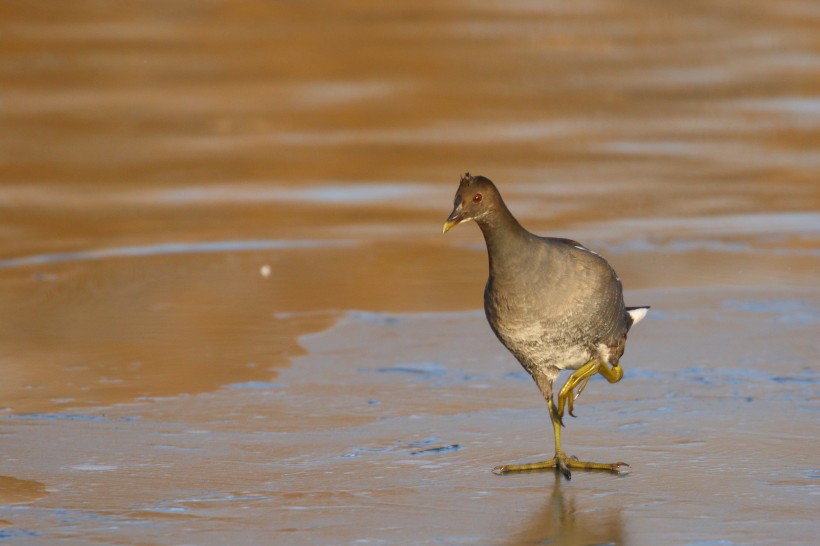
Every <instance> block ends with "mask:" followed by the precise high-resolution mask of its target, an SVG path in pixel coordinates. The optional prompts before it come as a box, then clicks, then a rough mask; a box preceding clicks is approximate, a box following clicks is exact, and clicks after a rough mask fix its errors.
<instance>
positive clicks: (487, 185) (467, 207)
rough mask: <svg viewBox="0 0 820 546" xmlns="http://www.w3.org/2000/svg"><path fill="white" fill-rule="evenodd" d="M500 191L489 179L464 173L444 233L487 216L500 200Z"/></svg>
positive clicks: (445, 223) (443, 229) (442, 230)
mask: <svg viewBox="0 0 820 546" xmlns="http://www.w3.org/2000/svg"><path fill="white" fill-rule="evenodd" d="M497 194H498V190H497V189H496V188H495V186H494V185H493V183H492V182H491V181H490V179H489V178H485V177H483V176H471V175H470V173H464V176H462V177H461V183H460V184H459V185H458V191H456V197H455V200H454V201H453V212H451V213H450V216H448V217H447V221H446V222H444V227H443V228H442V229H441V232H442V233H447V232H448V231H450V230H451V229H453V228H454V227H456V226H457V225H458V224H460V223H461V222H466V221H468V220H478V219H480V218H482V217H483V216H485V215H486V214H487V213H488V212H490V210H491V209H492V207H493V203H494V202H496V201H497V200H498V198H497V197H496V196H497Z"/></svg>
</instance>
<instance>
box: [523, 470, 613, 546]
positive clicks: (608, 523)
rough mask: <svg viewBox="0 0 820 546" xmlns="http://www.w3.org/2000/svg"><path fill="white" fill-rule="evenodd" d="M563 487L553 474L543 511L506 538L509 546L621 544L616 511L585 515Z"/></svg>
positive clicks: (590, 512) (611, 509)
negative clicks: (553, 480)
mask: <svg viewBox="0 0 820 546" xmlns="http://www.w3.org/2000/svg"><path fill="white" fill-rule="evenodd" d="M563 485H565V484H563V483H562V480H561V477H560V474H559V473H558V472H555V483H554V484H553V486H552V492H551V493H550V494H549V496H548V497H547V499H546V502H545V503H544V506H543V508H542V509H541V510H540V511H538V513H537V514H535V515H534V516H533V517H531V518H530V519H529V522H527V523H526V524H525V525H523V526H521V527H520V528H519V530H518V532H517V533H516V534H515V535H513V536H511V537H510V540H509V542H508V544H509V545H510V546H513V545H515V546H526V545H530V544H558V545H568V546H574V545H585V544H624V543H625V539H624V530H623V521H622V515H621V510H620V508H619V507H617V506H616V507H612V508H608V509H605V510H592V511H589V510H588V509H585V508H588V507H585V506H584V502H583V500H582V501H581V503H580V504H581V506H580V507H579V506H578V502H577V500H576V496H577V494H580V493H578V492H577V491H574V490H572V488H570V489H569V490H567V491H564V489H563V487H562V486H563Z"/></svg>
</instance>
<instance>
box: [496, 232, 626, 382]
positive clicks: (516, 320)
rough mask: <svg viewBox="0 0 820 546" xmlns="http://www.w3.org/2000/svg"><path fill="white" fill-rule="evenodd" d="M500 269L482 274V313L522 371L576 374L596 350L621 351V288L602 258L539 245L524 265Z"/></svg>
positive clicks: (623, 324) (564, 247)
mask: <svg viewBox="0 0 820 546" xmlns="http://www.w3.org/2000/svg"><path fill="white" fill-rule="evenodd" d="M508 266H509V267H507V268H506V270H502V271H494V272H493V274H491V275H490V278H489V279H488V281H487V286H486V289H485V292H484V310H485V312H486V315H487V320H488V322H489V323H490V327H491V328H492V329H493V332H495V334H496V336H498V339H499V340H500V341H501V342H502V343H503V344H504V346H506V347H507V349H509V351H510V352H511V353H512V354H513V355H515V357H516V358H517V359H518V361H519V362H520V363H521V364H522V366H524V368H526V369H527V370H528V371H530V373H532V372H533V371H534V370H542V371H545V370H548V369H552V371H553V372H554V370H558V369H577V368H578V367H580V366H582V365H583V364H585V363H586V362H588V361H589V360H590V359H591V358H593V356H595V355H596V354H598V353H600V352H601V350H602V347H617V346H618V345H622V342H621V340H622V338H623V337H624V335H625V334H626V329H627V325H626V320H625V310H624V304H623V295H622V289H621V286H620V281H619V280H618V278H617V276H616V275H615V272H614V271H613V270H612V268H611V267H610V266H609V264H608V263H607V262H606V261H605V260H604V259H603V258H601V257H600V256H598V255H597V254H595V253H592V252H590V251H588V250H586V249H583V248H578V247H575V246H572V245H568V244H565V243H561V242H555V243H550V242H549V241H544V240H539V241H537V244H536V245H534V246H533V248H531V249H530V252H527V253H526V259H524V260H521V261H519V262H517V263H511V264H508ZM551 374H552V373H551Z"/></svg>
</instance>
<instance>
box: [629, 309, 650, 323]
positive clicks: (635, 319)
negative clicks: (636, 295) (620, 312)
mask: <svg viewBox="0 0 820 546" xmlns="http://www.w3.org/2000/svg"><path fill="white" fill-rule="evenodd" d="M648 312H649V307H637V308H635V309H630V310H629V311H627V313H629V316H630V317H632V326H635V325H636V324H638V323H639V322H640V321H641V319H643V318H644V317H645V316H646V313H648Z"/></svg>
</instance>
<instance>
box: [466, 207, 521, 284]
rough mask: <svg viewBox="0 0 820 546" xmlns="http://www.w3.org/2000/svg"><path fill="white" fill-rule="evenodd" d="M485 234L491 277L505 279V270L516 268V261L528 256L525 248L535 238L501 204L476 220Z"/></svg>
mask: <svg viewBox="0 0 820 546" xmlns="http://www.w3.org/2000/svg"><path fill="white" fill-rule="evenodd" d="M476 223H478V226H479V227H480V228H481V233H482V234H484V242H485V243H486V244H487V256H488V258H489V260H490V275H492V276H493V277H495V278H499V277H503V276H504V275H505V273H506V269H505V268H509V267H511V266H514V265H515V263H516V261H517V260H518V259H519V258H520V257H522V256H526V255H527V253H526V251H525V250H524V248H523V247H525V246H526V245H528V244H531V242H532V238H533V237H534V236H533V235H532V234H531V233H530V232H529V231H527V230H526V229H524V228H523V227H522V226H521V224H519V223H518V220H516V219H515V217H514V216H513V215H512V213H511V212H510V211H509V209H508V208H507V207H506V205H504V203H503V202H501V203H500V206H498V207H497V208H496V209H494V210H492V211H491V212H489V213H488V214H486V215H485V216H483V217H482V218H480V219H477V220H476Z"/></svg>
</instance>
